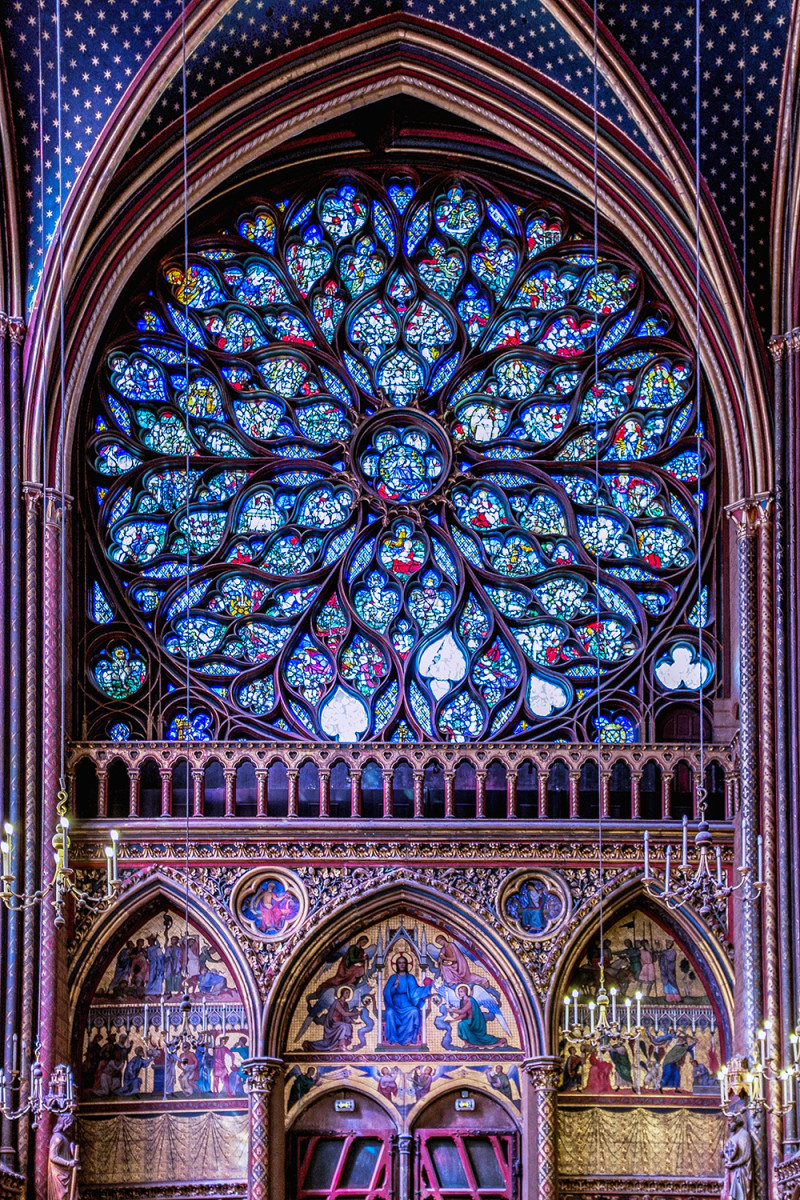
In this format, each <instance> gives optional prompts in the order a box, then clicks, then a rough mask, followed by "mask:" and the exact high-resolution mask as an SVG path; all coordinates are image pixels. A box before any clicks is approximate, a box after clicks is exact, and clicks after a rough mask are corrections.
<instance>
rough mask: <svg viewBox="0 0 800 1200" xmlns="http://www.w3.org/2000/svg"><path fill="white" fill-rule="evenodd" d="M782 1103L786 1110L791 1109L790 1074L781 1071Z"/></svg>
mask: <svg viewBox="0 0 800 1200" xmlns="http://www.w3.org/2000/svg"><path fill="white" fill-rule="evenodd" d="M780 1078H781V1103H782V1105H783V1107H784V1108H788V1107H789V1072H788V1071H781V1073H780Z"/></svg>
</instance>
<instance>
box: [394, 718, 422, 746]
mask: <svg viewBox="0 0 800 1200" xmlns="http://www.w3.org/2000/svg"><path fill="white" fill-rule="evenodd" d="M416 740H417V739H416V736H415V735H414V733H413V732H412V730H411V728H410V726H409V724H408V722H407V721H398V722H397V725H396V726H395V728H394V731H393V732H392V734H391V735H390V737H389V741H390V742H395V743H397V744H399V745H413V744H414V742H416Z"/></svg>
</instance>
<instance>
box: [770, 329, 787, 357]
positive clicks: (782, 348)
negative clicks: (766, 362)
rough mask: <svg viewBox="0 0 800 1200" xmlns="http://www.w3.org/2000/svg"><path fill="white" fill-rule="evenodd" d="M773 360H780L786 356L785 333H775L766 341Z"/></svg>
mask: <svg viewBox="0 0 800 1200" xmlns="http://www.w3.org/2000/svg"><path fill="white" fill-rule="evenodd" d="M767 345H768V348H769V352H770V354H771V356H772V359H773V361H774V362H780V361H781V360H782V359H784V358H785V357H786V334H785V333H776V334H774V336H773V337H771V338H770V339H769V342H768V343H767Z"/></svg>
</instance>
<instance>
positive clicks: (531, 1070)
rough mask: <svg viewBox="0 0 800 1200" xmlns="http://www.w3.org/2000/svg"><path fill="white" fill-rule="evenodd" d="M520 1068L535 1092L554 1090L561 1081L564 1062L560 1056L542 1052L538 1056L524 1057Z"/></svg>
mask: <svg viewBox="0 0 800 1200" xmlns="http://www.w3.org/2000/svg"><path fill="white" fill-rule="evenodd" d="M522 1069H523V1071H524V1072H525V1074H526V1075H527V1076H528V1078H529V1079H530V1081H531V1086H532V1087H533V1088H534V1090H535V1091H537V1092H554V1091H555V1090H556V1088H557V1087H558V1085H559V1083H560V1082H561V1074H562V1071H563V1069H564V1064H563V1063H562V1061H561V1059H560V1058H556V1057H555V1056H554V1055H551V1054H543V1055H540V1056H539V1057H538V1058H526V1059H525V1061H524V1062H523V1064H522Z"/></svg>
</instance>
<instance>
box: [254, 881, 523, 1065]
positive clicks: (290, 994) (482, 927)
mask: <svg viewBox="0 0 800 1200" xmlns="http://www.w3.org/2000/svg"><path fill="white" fill-rule="evenodd" d="M403 907H405V908H406V909H407V910H408V911H409V915H412V916H417V917H418V918H424V919H426V920H429V921H430V922H431V923H432V924H434V925H437V926H440V927H441V928H442V929H444V930H448V931H450V932H452V933H453V934H454V935H455V936H459V935H461V936H463V937H465V938H466V939H467V940H468V941H470V942H477V943H478V944H480V946H481V948H482V949H483V950H485V952H486V954H487V958H488V961H489V963H490V964H491V965H492V966H493V968H494V970H495V971H501V970H502V971H504V972H505V974H504V976H503V977H504V980H505V982H506V983H507V987H508V994H509V999H510V1000H511V1001H512V1004H513V1009H514V1015H515V1017H516V1019H517V1022H518V1025H519V1029H520V1034H521V1036H522V1039H523V1048H522V1053H521V1057H523V1058H525V1057H531V1056H533V1055H536V1054H542V1053H544V1049H543V1047H544V1046H545V1044H546V1038H545V1034H544V1029H545V1026H544V1020H543V1013H542V1010H541V1006H540V1002H539V999H538V997H537V996H536V994H535V992H534V990H533V988H532V986H531V983H530V981H529V980H528V979H527V978H526V976H525V974H524V972H523V968H522V967H521V965H520V963H519V961H518V960H517V959H516V957H515V956H514V955H513V954H512V953H511V952H510V950H509V948H508V947H507V946H506V945H505V944H504V942H503V940H502V938H501V937H500V936H499V935H498V933H497V932H496V931H494V930H493V929H492V928H490V927H489V926H488V925H486V924H485V923H484V922H483V921H482V920H481V919H480V917H478V916H476V914H475V913H474V912H472V911H471V910H470V909H467V908H466V906H465V905H464V904H462V903H461V902H460V901H459V900H457V899H456V898H455V897H453V896H449V895H445V894H443V893H442V892H439V891H437V890H436V889H435V888H433V887H431V886H430V885H428V884H425V883H420V882H416V881H415V882H410V881H405V880H404V881H400V882H394V883H390V884H388V885H385V886H383V887H378V888H376V889H374V890H372V891H369V892H365V894H364V895H362V896H360V897H358V898H356V897H353V898H352V899H351V900H350V901H349V903H347V904H346V905H344V906H343V907H342V908H340V909H338V910H337V911H336V912H335V913H334V914H332V915H331V916H330V917H329V918H328V919H327V920H326V921H324V922H323V923H322V924H321V925H319V926H318V927H317V928H316V929H315V930H314V931H313V933H311V934H310V935H309V936H308V937H307V938H306V940H305V942H304V943H303V944H301V945H300V946H299V947H298V948H297V949H296V950H295V952H294V954H293V955H292V957H291V958H290V960H289V961H288V962H287V963H286V965H285V966H284V967H283V969H282V971H281V972H280V974H279V975H278V977H277V978H276V980H275V985H274V988H273V990H272V993H271V995H270V997H269V1000H268V1002H267V1004H266V1006H265V1009H264V1024H263V1041H262V1044H263V1053H264V1054H266V1055H270V1056H273V1057H276V1058H280V1057H281V1056H282V1054H283V1053H284V1047H285V1045H286V1042H287V1038H288V1034H289V1026H290V1021H291V1019H292V1016H293V1014H294V1012H295V1010H296V1008H297V1006H298V1004H299V1001H300V998H301V988H302V986H303V984H304V982H305V981H306V980H307V979H308V978H309V977H310V975H311V972H312V971H313V970H314V969H315V967H317V966H319V965H320V964H321V963H322V961H323V955H324V953H325V951H326V950H328V949H330V948H331V947H333V946H335V945H336V944H337V943H340V942H342V941H344V940H345V939H347V938H355V937H357V936H358V935H359V933H360V932H362V931H363V930H364V929H366V928H368V927H369V925H370V923H373V922H376V921H381V920H385V919H387V918H391V917H392V916H393V915H395V914H397V912H398V911H401V910H402V909H403Z"/></svg>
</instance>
